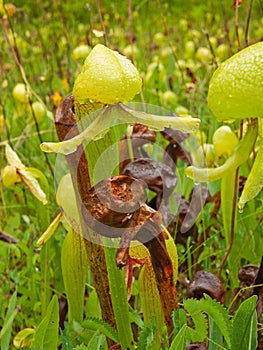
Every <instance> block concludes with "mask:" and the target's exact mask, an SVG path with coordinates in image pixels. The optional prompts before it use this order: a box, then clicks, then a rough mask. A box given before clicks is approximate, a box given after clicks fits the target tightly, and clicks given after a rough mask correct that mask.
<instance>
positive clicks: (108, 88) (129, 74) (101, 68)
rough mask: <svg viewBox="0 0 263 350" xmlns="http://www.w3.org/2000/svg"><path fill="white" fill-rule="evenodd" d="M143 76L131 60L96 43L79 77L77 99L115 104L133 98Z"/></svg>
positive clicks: (74, 92)
mask: <svg viewBox="0 0 263 350" xmlns="http://www.w3.org/2000/svg"><path fill="white" fill-rule="evenodd" d="M141 86H142V80H141V78H140V75H139V72H138V71H137V69H136V68H135V67H134V65H133V64H132V62H131V61H130V60H129V59H127V58H126V57H124V56H122V55H120V54H119V53H118V52H116V51H112V50H110V49H109V48H107V47H106V46H104V45H101V44H99V45H96V46H95V47H94V48H93V50H92V51H91V52H90V54H89V55H88V57H87V58H86V60H85V62H84V66H83V68H82V71H81V73H80V74H79V76H78V77H77V79H76V81H75V84H74V88H73V95H74V99H75V101H76V102H79V103H85V102H86V101H87V100H92V101H95V102H101V103H103V104H115V103H118V102H125V101H129V100H131V99H132V98H133V97H134V96H135V95H136V94H137V93H138V92H140V90H141Z"/></svg>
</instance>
